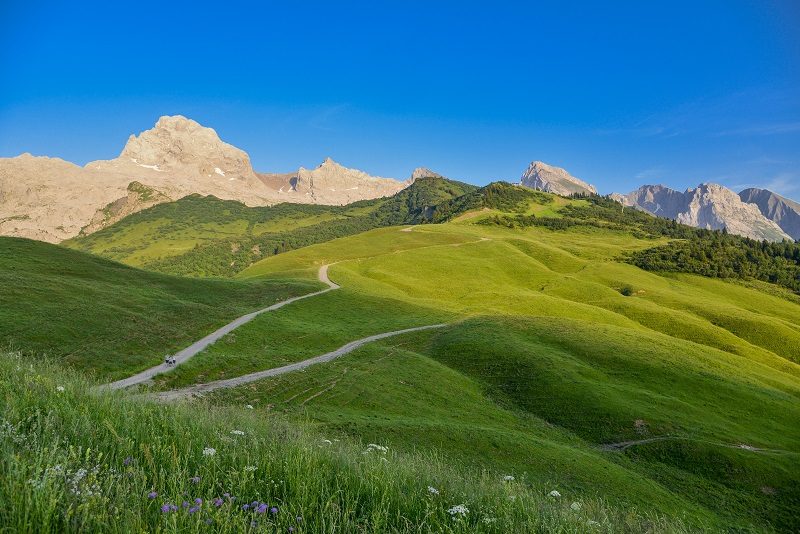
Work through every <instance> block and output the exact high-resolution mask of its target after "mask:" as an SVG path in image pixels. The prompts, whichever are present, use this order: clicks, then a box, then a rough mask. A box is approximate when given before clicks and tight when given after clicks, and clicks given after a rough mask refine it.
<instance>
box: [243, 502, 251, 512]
mask: <svg viewBox="0 0 800 534" xmlns="http://www.w3.org/2000/svg"><path fill="white" fill-rule="evenodd" d="M249 509H250V505H249V504H243V505H242V510H244V511H245V512H246V511H248V510H249Z"/></svg>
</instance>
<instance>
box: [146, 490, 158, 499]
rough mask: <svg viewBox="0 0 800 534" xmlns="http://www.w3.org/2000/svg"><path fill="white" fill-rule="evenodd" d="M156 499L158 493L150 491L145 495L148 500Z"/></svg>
mask: <svg viewBox="0 0 800 534" xmlns="http://www.w3.org/2000/svg"><path fill="white" fill-rule="evenodd" d="M156 497H158V493H157V492H155V491H151V492H150V493H148V494H147V498H148V499H155V498H156Z"/></svg>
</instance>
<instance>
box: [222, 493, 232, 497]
mask: <svg viewBox="0 0 800 534" xmlns="http://www.w3.org/2000/svg"><path fill="white" fill-rule="evenodd" d="M222 496H223V497H225V498H226V499H230V498H231V494H230V493H227V492H226V493H223V494H222Z"/></svg>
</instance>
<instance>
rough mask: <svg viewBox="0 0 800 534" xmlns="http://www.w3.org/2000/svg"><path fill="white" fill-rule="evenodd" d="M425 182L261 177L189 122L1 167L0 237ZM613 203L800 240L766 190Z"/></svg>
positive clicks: (784, 205) (375, 192)
mask: <svg viewBox="0 0 800 534" xmlns="http://www.w3.org/2000/svg"><path fill="white" fill-rule="evenodd" d="M422 177H441V175H440V174H438V173H436V172H434V171H431V170H430V169H426V168H423V167H419V168H416V169H415V170H414V171H413V172H412V173H411V176H410V177H409V178H408V179H406V180H396V179H393V178H382V177H376V176H371V175H369V174H367V173H365V172H363V171H360V170H357V169H350V168H347V167H344V166H342V165H340V164H338V163H336V162H335V161H333V160H332V159H331V158H326V159H325V160H324V161H323V162H322V163H321V164H320V165H319V166H317V167H316V168H314V169H306V168H304V167H300V168H299V169H298V170H297V171H294V172H288V173H262V172H256V171H255V170H254V169H253V167H252V164H251V162H250V157H249V156H248V155H247V153H246V152H244V151H243V150H241V149H239V148H237V147H234V146H233V145H230V144H228V143H225V142H223V141H222V140H221V139H220V138H219V136H218V135H217V133H216V132H215V131H214V130H213V129H211V128H206V127H204V126H201V125H200V124H198V123H197V122H195V121H193V120H191V119H187V118H186V117H182V116H179V115H178V116H164V117H161V118H160V119H159V120H158V122H156V124H155V126H154V127H153V128H152V129H150V130H146V131H144V132H142V133H140V134H139V135H138V136H136V135H131V136H130V137H129V139H128V141H127V143H126V144H125V147H124V148H123V150H122V152H121V153H120V155H119V157H117V158H115V159H111V160H98V161H93V162H90V163H87V164H86V165H85V166H83V167H81V166H78V165H75V164H73V163H70V162H67V161H64V160H62V159H59V158H49V157H34V156H32V155H30V154H27V153H26V154H22V155H20V156H17V157H14V158H0V235H11V236H18V237H28V238H32V239H38V240H42V241H49V242H60V241H63V240H65V239H69V238H72V237H75V236H78V235H87V234H91V233H93V232H95V231H97V230H100V229H102V228H105V227H106V226H108V225H110V224H113V223H114V222H116V221H119V220H120V219H122V218H123V217H125V216H127V215H130V214H132V213H136V212H138V211H141V210H143V209H146V208H149V207H151V206H154V205H156V204H161V203H164V202H170V201H174V200H178V199H180V198H183V197H185V196H187V195H190V194H200V195H213V196H215V197H217V198H220V199H224V200H237V201H240V202H242V203H244V204H245V205H247V206H270V205H274V204H277V203H281V202H291V203H303V204H326V205H344V204H349V203H352V202H356V201H359V200H366V199H374V198H380V197H387V196H391V195H394V194H396V193H398V192H399V191H402V190H403V189H405V188H406V187H408V186H409V185H410V184H411V183H413V182H414V181H415V180H417V179H419V178H422ZM519 183H520V184H521V185H523V186H526V187H530V188H532V189H537V190H541V191H545V192H548V193H555V194H558V195H562V196H570V195H574V194H579V195H590V194H597V189H596V188H595V187H594V186H593V185H591V184H589V183H587V182H585V181H583V180H581V179H579V178H576V177H574V176H572V175H571V174H570V173H569V172H567V171H566V170H565V169H563V168H560V167H555V166H552V165H549V164H547V163H544V162H542V161H533V162H531V164H530V165H529V166H528V167H527V169H526V170H525V171H524V172H523V173H522V176H521V177H520V179H519ZM611 197H612V198H614V199H615V200H617V201H619V202H620V203H622V204H623V205H624V206H631V207H635V208H637V209H641V210H643V211H645V212H647V213H650V214H652V215H656V216H660V217H667V218H670V219H674V220H676V221H678V222H681V223H684V224H687V225H691V226H696V227H700V228H707V229H715V230H721V229H725V230H727V231H728V232H730V233H734V234H738V235H742V236H746V237H750V238H753V239H759V240H761V239H763V240H769V241H780V240H783V239H792V240H797V239H800V204H798V203H797V202H794V201H792V200H789V199H786V198H784V197H781V196H780V195H777V194H776V193H773V192H771V191H768V190H765V189H746V190H744V191H742V192H741V193H740V194H736V193H735V192H733V191H731V190H730V189H728V188H726V187H724V186H721V185H718V184H712V183H703V184H700V185H699V186H698V187H696V188H694V189H688V190H686V191H684V192H680V191H676V190H674V189H670V188H669V187H666V186H664V185H644V186H642V187H640V188H639V189H637V190H635V191H633V192H630V193H628V194H624V195H623V194H618V193H614V194H612V195H611Z"/></svg>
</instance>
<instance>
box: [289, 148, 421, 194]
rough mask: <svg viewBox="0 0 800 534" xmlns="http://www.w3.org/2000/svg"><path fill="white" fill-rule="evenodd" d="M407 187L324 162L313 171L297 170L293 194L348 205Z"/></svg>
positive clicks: (331, 161)
mask: <svg viewBox="0 0 800 534" xmlns="http://www.w3.org/2000/svg"><path fill="white" fill-rule="evenodd" d="M409 184H410V182H399V181H397V180H394V179H392V178H381V177H377V176H370V175H369V174H367V173H365V172H363V171H359V170H358V169H348V168H347V167H344V166H342V165H339V164H338V163H336V162H335V161H333V160H332V159H331V158H325V161H323V162H322V163H321V164H320V165H319V166H318V167H316V168H315V169H306V168H303V167H300V169H299V170H298V171H297V179H296V181H295V183H294V191H295V192H296V193H297V194H298V195H302V196H306V197H309V198H310V199H311V201H313V202H314V203H318V204H349V203H350V202H355V201H356V200H362V199H365V198H378V197H387V196H391V195H393V194H395V193H397V192H399V191H401V190H403V189H405V188H406V187H408V186H409ZM301 198H302V197H301ZM301 202H302V201H301Z"/></svg>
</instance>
